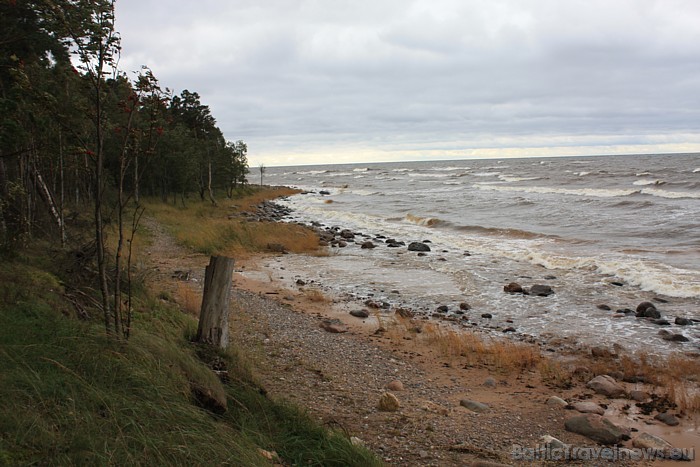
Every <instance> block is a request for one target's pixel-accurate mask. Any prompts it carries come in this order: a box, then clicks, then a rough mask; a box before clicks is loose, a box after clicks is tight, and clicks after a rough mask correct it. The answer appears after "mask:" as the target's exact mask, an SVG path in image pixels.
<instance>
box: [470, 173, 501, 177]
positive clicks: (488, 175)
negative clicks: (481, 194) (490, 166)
mask: <svg viewBox="0 0 700 467" xmlns="http://www.w3.org/2000/svg"><path fill="white" fill-rule="evenodd" d="M472 175H474V176H475V177H497V176H499V175H501V172H476V173H473V174H472Z"/></svg>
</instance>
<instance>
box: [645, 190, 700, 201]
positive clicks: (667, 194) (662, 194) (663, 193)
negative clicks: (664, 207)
mask: <svg viewBox="0 0 700 467" xmlns="http://www.w3.org/2000/svg"><path fill="white" fill-rule="evenodd" d="M642 193H644V194H645V195H651V196H658V197H659V198H670V199H680V198H691V199H700V193H697V192H696V193H687V192H682V191H667V190H661V189H659V188H643V189H642Z"/></svg>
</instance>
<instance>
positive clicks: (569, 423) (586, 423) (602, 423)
mask: <svg viewBox="0 0 700 467" xmlns="http://www.w3.org/2000/svg"><path fill="white" fill-rule="evenodd" d="M564 427H565V428H566V431H570V432H572V433H577V434H579V435H583V436H585V437H586V438H589V439H592V440H593V441H595V442H597V443H601V444H608V445H610V444H617V443H619V442H620V441H623V440H627V439H629V438H630V432H629V430H628V429H626V428H622V427H619V426H617V425H615V424H614V423H612V422H611V421H610V420H608V419H607V418H604V417H602V416H600V415H596V414H593V413H589V414H585V415H578V416H576V417H572V418H569V419H568V420H566V422H564Z"/></svg>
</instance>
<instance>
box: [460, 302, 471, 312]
mask: <svg viewBox="0 0 700 467" xmlns="http://www.w3.org/2000/svg"><path fill="white" fill-rule="evenodd" d="M471 308H472V307H471V306H470V305H469V304H468V303H465V302H462V303H460V304H459V309H460V310H462V311H468V310H471Z"/></svg>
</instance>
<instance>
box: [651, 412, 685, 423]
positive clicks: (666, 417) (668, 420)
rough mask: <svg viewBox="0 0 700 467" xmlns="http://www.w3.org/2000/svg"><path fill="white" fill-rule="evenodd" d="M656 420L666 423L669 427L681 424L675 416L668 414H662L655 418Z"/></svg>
mask: <svg viewBox="0 0 700 467" xmlns="http://www.w3.org/2000/svg"><path fill="white" fill-rule="evenodd" d="M654 419H655V420H658V421H660V422H662V423H665V424H666V425H668V426H678V425H679V424H680V423H681V422H680V421H679V420H678V419H677V418H676V417H675V415H673V414H670V413H668V412H664V413H660V414H658V415H657V416H656V417H654Z"/></svg>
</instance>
